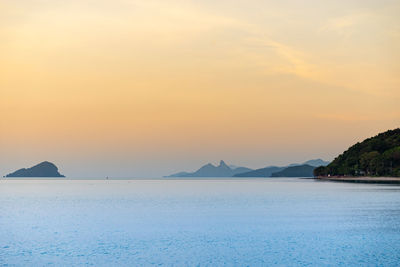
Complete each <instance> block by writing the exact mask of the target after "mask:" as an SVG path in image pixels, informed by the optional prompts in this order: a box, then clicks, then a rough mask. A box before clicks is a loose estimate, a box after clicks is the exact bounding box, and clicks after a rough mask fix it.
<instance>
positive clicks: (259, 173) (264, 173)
mask: <svg viewBox="0 0 400 267" xmlns="http://www.w3.org/2000/svg"><path fill="white" fill-rule="evenodd" d="M328 164H329V162H328V161H324V160H322V159H312V160H309V161H306V162H304V163H303V164H297V163H293V164H290V165H288V166H282V167H278V166H268V167H265V168H261V169H256V170H254V171H249V172H244V173H239V174H236V175H234V177H272V174H273V173H278V172H280V171H283V170H284V169H286V168H288V167H295V166H300V165H310V166H313V167H318V166H326V165H328ZM311 174H312V173H311ZM311 176H312V175H311ZM311 176H306V177H311ZM282 177H283V176H282ZM288 177H292V176H288ZM297 177H304V176H297Z"/></svg>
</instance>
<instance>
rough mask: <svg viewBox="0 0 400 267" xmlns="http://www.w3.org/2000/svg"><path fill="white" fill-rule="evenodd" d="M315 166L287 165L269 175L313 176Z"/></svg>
mask: <svg viewBox="0 0 400 267" xmlns="http://www.w3.org/2000/svg"><path fill="white" fill-rule="evenodd" d="M315 168H316V167H315V166H311V165H308V164H304V165H299V166H291V167H287V168H285V169H283V170H281V171H279V172H274V173H272V174H271V177H314V174H313V171H314V169H315Z"/></svg>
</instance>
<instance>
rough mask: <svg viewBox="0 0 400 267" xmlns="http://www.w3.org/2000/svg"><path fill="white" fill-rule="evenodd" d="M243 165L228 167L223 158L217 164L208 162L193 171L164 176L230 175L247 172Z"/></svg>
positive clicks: (247, 169)
mask: <svg viewBox="0 0 400 267" xmlns="http://www.w3.org/2000/svg"><path fill="white" fill-rule="evenodd" d="M251 170H252V169H249V168H245V167H233V168H232V167H229V166H228V165H227V164H226V163H225V162H224V161H223V160H221V161H220V163H219V165H218V166H214V165H213V164H211V163H208V164H206V165H204V166H203V167H201V168H200V169H198V170H197V171H195V172H179V173H175V174H172V175H169V176H166V177H232V176H233V175H235V174H238V173H242V172H248V171H251Z"/></svg>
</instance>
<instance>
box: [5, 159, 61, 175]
mask: <svg viewBox="0 0 400 267" xmlns="http://www.w3.org/2000/svg"><path fill="white" fill-rule="evenodd" d="M5 177H21V178H22V177H47V178H53V177H65V176H64V175H62V174H60V173H59V172H58V168H57V166H56V165H54V164H53V163H51V162H48V161H44V162H42V163H39V164H37V165H35V166H33V167H31V168H27V169H25V168H23V169H19V170H17V171H15V172H13V173H10V174H7V175H6V176H5Z"/></svg>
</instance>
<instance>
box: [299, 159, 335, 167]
mask: <svg viewBox="0 0 400 267" xmlns="http://www.w3.org/2000/svg"><path fill="white" fill-rule="evenodd" d="M303 164H307V165H310V166H314V167H320V166H326V165H328V164H329V161H325V160H322V159H312V160H308V161H306V162H304V163H303Z"/></svg>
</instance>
